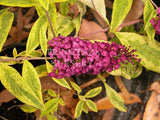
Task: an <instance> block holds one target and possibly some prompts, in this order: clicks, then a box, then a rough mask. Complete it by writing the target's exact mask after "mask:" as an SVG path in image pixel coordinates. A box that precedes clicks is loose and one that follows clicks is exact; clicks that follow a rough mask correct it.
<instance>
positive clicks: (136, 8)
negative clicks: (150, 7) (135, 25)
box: [124, 0, 144, 23]
mask: <svg viewBox="0 0 160 120" xmlns="http://www.w3.org/2000/svg"><path fill="white" fill-rule="evenodd" d="M143 9H144V2H143V0H133V3H132V7H131V9H130V11H129V13H128V15H127V17H126V18H125V20H124V23H126V22H130V21H134V20H137V19H138V18H139V17H141V16H142V14H143Z"/></svg>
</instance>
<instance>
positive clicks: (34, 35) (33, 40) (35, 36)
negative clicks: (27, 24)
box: [26, 16, 47, 56]
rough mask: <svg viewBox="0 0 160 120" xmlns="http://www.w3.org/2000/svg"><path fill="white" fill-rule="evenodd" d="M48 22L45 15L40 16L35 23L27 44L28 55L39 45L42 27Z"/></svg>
mask: <svg viewBox="0 0 160 120" xmlns="http://www.w3.org/2000/svg"><path fill="white" fill-rule="evenodd" d="M46 22H47V19H46V17H45V16H42V17H40V18H38V20H37V21H36V22H35V23H34V25H33V27H32V29H31V32H30V34H29V37H28V40H27V45H26V56H28V55H29V54H30V53H32V52H33V51H34V49H35V48H36V47H37V46H38V45H39V40H40V29H41V27H43V25H44V24H45V23H46Z"/></svg>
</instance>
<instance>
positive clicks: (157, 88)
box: [149, 81, 160, 94]
mask: <svg viewBox="0 0 160 120" xmlns="http://www.w3.org/2000/svg"><path fill="white" fill-rule="evenodd" d="M149 90H154V91H155V92H157V93H158V94H160V83H159V82H157V81H156V82H154V83H152V85H151V87H150V89H149Z"/></svg>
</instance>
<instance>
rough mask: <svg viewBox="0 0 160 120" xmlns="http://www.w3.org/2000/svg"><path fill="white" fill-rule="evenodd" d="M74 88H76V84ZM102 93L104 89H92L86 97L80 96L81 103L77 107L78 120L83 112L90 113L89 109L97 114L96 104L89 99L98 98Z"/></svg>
mask: <svg viewBox="0 0 160 120" xmlns="http://www.w3.org/2000/svg"><path fill="white" fill-rule="evenodd" d="M72 84H73V83H72ZM72 86H75V84H74V85H72ZM75 90H76V89H75ZM77 90H78V89H77ZM78 91H79V90H78ZM101 91H102V87H97V88H94V89H91V90H90V91H88V92H87V93H86V94H85V95H84V96H82V95H79V99H80V101H79V102H78V103H77V105H76V109H75V118H78V117H79V116H80V115H81V113H82V111H84V112H86V113H88V110H89V109H90V110H92V111H94V112H97V107H96V104H95V103H94V102H93V101H92V100H90V99H88V98H92V97H95V96H97V95H98V94H99V93H100V92H101Z"/></svg>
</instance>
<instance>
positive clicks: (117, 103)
mask: <svg viewBox="0 0 160 120" xmlns="http://www.w3.org/2000/svg"><path fill="white" fill-rule="evenodd" d="M103 83H104V86H105V88H106V93H107V96H108V98H109V101H110V102H111V103H112V105H113V106H114V107H116V108H117V109H118V110H120V111H124V112H126V108H125V105H124V99H123V98H122V97H121V96H120V95H119V94H118V93H117V92H116V91H115V90H114V89H112V88H111V87H110V86H109V85H108V84H107V83H105V82H103Z"/></svg>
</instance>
